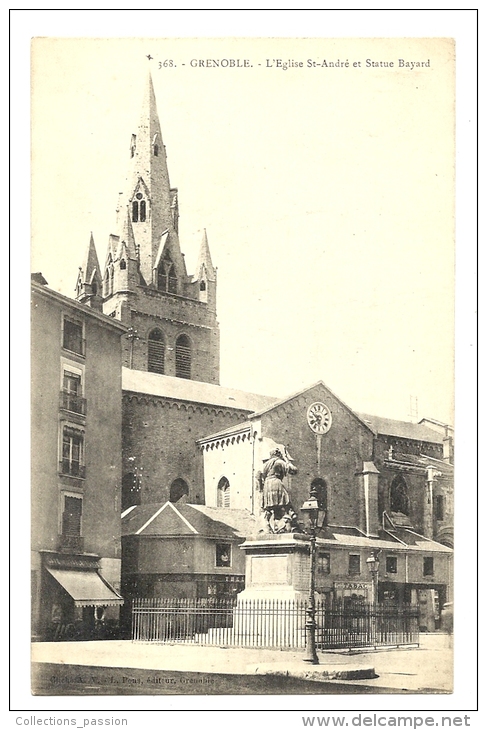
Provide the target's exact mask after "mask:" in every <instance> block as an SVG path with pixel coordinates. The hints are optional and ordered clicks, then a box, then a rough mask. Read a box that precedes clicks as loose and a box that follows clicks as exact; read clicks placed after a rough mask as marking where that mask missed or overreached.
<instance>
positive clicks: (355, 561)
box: [348, 555, 360, 575]
mask: <svg viewBox="0 0 487 730" xmlns="http://www.w3.org/2000/svg"><path fill="white" fill-rule="evenodd" d="M348 574H349V575H360V555H349V556H348Z"/></svg>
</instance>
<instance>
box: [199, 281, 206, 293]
mask: <svg viewBox="0 0 487 730" xmlns="http://www.w3.org/2000/svg"><path fill="white" fill-rule="evenodd" d="M200 291H206V282H205V281H200Z"/></svg>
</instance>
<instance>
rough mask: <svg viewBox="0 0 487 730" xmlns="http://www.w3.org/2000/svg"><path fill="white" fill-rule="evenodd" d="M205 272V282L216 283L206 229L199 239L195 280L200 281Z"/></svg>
mask: <svg viewBox="0 0 487 730" xmlns="http://www.w3.org/2000/svg"><path fill="white" fill-rule="evenodd" d="M204 272H206V279H207V281H216V270H215V268H214V267H213V263H212V261H211V254H210V247H209V246H208V237H207V235H206V228H205V229H204V230H203V237H202V239H201V244H200V250H199V254H198V261H197V262H196V271H195V278H196V279H198V280H199V279H202V278H203V276H204Z"/></svg>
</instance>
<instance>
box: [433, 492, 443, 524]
mask: <svg viewBox="0 0 487 730" xmlns="http://www.w3.org/2000/svg"><path fill="white" fill-rule="evenodd" d="M435 515H436V519H437V520H438V521H439V522H442V521H443V520H444V519H445V498H444V497H443V495H442V494H437V495H436V500H435Z"/></svg>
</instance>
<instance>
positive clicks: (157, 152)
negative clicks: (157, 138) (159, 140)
mask: <svg viewBox="0 0 487 730" xmlns="http://www.w3.org/2000/svg"><path fill="white" fill-rule="evenodd" d="M158 154H159V145H157V144H155V145H154V157H157V156H158Z"/></svg>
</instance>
